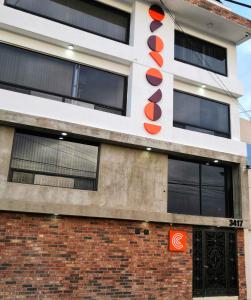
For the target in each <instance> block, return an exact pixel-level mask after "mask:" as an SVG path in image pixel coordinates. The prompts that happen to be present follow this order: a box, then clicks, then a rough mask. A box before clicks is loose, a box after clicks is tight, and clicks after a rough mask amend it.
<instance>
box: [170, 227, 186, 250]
mask: <svg viewBox="0 0 251 300" xmlns="http://www.w3.org/2000/svg"><path fill="white" fill-rule="evenodd" d="M186 242H187V233H186V232H185V231H179V230H170V241H169V243H170V251H177V252H185V251H186Z"/></svg>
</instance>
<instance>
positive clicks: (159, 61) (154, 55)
mask: <svg viewBox="0 0 251 300" xmlns="http://www.w3.org/2000/svg"><path fill="white" fill-rule="evenodd" d="M149 54H150V56H151V57H152V59H153V60H154V61H155V62H156V63H157V65H159V66H160V67H162V66H163V63H164V61H163V57H162V56H161V55H160V54H159V53H158V52H155V51H152V52H150V53H149Z"/></svg>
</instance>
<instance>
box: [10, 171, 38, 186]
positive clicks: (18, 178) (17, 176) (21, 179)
mask: <svg viewBox="0 0 251 300" xmlns="http://www.w3.org/2000/svg"><path fill="white" fill-rule="evenodd" d="M12 181H13V182H17V183H30V184H33V183H34V174H32V173H25V172H16V171H14V172H13V174H12Z"/></svg>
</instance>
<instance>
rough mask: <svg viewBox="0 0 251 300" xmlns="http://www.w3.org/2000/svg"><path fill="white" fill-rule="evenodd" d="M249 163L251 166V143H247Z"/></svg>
mask: <svg viewBox="0 0 251 300" xmlns="http://www.w3.org/2000/svg"><path fill="white" fill-rule="evenodd" d="M247 155H248V165H249V166H250V167H251V144H247Z"/></svg>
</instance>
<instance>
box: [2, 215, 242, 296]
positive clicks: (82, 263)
mask: <svg viewBox="0 0 251 300" xmlns="http://www.w3.org/2000/svg"><path fill="white" fill-rule="evenodd" d="M135 228H141V233H140V234H139V235H136V234H135ZM174 228H178V229H181V230H186V231H187V232H188V245H187V251H186V253H174V252H172V253H171V252H169V251H168V244H167V243H168V231H169V229H170V226H169V225H165V224H156V223H155V224H152V223H149V224H144V223H141V222H131V221H118V220H103V219H90V218H74V217H53V216H44V215H32V214H14V213H0V299H4V300H9V299H11V300H14V299H48V300H53V299H69V300H72V299H81V300H84V299H89V300H91V299H92V300H106V299H107V300H108V299H136V300H143V299H147V300H162V299H163V300H174V299H175V300H191V299H192V256H191V247H192V227H191V226H175V227H174ZM144 229H148V230H149V235H144ZM238 237H239V238H238V241H239V252H240V253H239V269H240V270H241V271H243V270H244V256H243V255H244V253H243V233H242V231H239V235H238ZM243 274H244V273H243ZM240 287H241V298H240V299H241V300H244V299H246V298H245V290H246V289H245V276H242V275H241V277H240Z"/></svg>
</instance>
